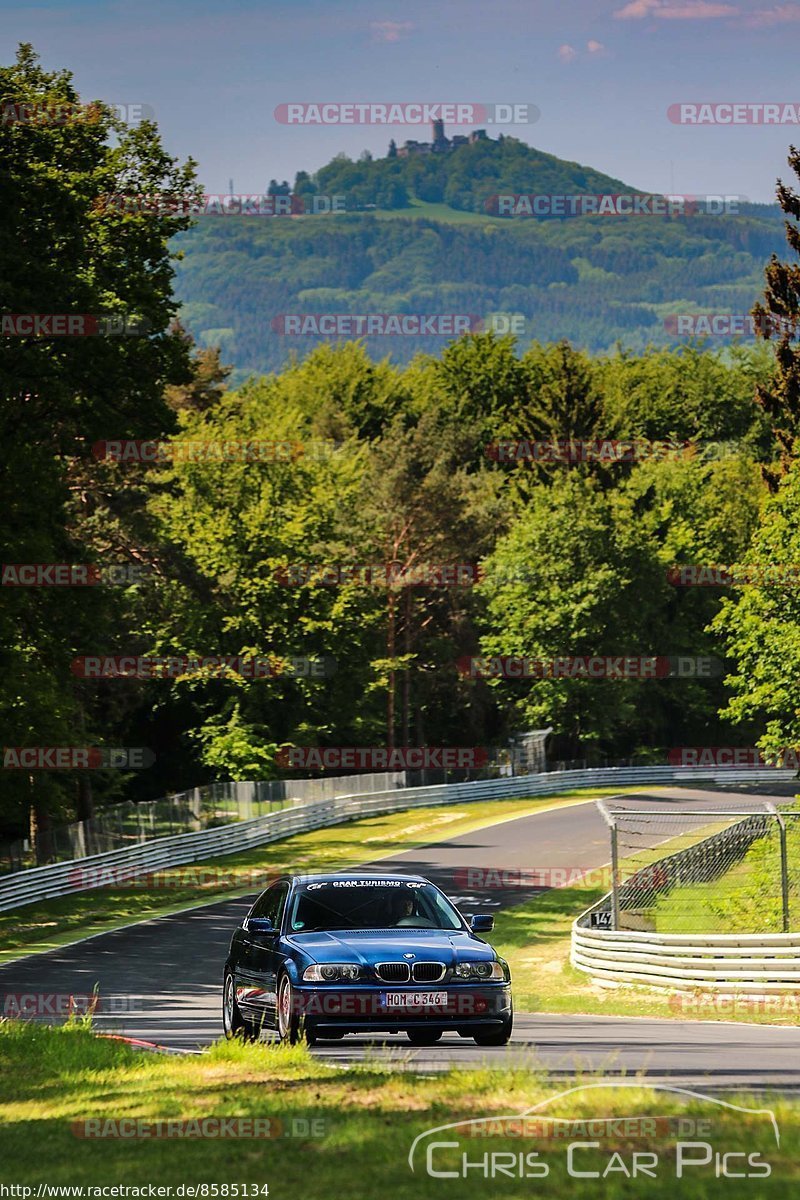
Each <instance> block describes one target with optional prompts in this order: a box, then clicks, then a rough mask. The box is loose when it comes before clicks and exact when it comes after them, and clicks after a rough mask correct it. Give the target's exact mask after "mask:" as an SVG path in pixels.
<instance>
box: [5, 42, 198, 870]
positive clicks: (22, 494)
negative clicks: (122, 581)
mask: <svg viewBox="0 0 800 1200" xmlns="http://www.w3.org/2000/svg"><path fill="white" fill-rule="evenodd" d="M0 95H2V97H3V101H2V103H3V110H4V119H3V120H2V121H0V159H1V160H2V162H3V170H4V185H5V186H4V189H3V191H4V205H3V221H2V223H1V224H0V263H2V269H0V312H3V313H18V314H93V315H95V316H97V317H99V318H100V324H99V325H98V326H97V328H98V329H99V330H100V331H102V330H103V329H104V328H105V329H106V330H110V331H111V332H112V333H115V332H116V333H118V335H117V336H103V333H102V332H100V333H99V334H95V335H93V336H86V337H77V336H76V337H62V338H52V337H47V336H44V337H42V336H20V337H14V336H3V337H2V338H0V404H1V406H2V408H1V411H0V428H1V429H2V432H3V435H4V447H5V449H4V458H5V462H6V466H7V470H6V471H5V473H4V476H3V481H2V484H0V489H1V491H0V506H1V507H2V510H3V513H4V517H5V521H4V524H3V530H2V533H0V558H1V559H2V561H3V562H6V563H26V562H28V563H29V562H38V563H48V562H51V563H52V562H67V563H75V562H78V563H80V562H85V561H87V560H95V559H96V553H97V549H98V543H97V540H96V536H97V533H98V530H97V525H96V522H95V521H94V516H93V508H94V500H93V493H94V492H95V490H96V489H97V487H98V480H99V478H100V473H93V472H92V469H91V468H92V465H93V463H94V460H93V458H92V456H91V452H90V448H91V447H92V445H93V444H94V443H96V442H98V441H101V440H103V439H109V438H126V437H135V438H147V437H153V436H159V435H160V434H161V433H163V431H164V430H165V429H168V428H169V427H170V425H171V421H172V417H171V414H170V412H169V409H168V408H167V407H166V406H165V404H164V399H163V394H164V388H165V387H166V386H167V385H169V384H170V383H175V384H177V383H180V382H181V381H183V380H185V379H186V378H187V377H188V354H187V350H186V346H185V343H184V341H183V340H182V339H181V337H180V336H178V335H177V334H176V333H172V332H170V328H171V325H172V322H173V320H174V317H175V312H176V302H175V301H174V299H173V297H172V293H171V280H172V274H173V272H172V267H171V265H170V260H171V253H170V250H169V249H168V243H169V240H170V239H171V238H172V236H173V235H174V234H175V233H176V232H178V231H180V230H182V229H185V228H186V227H187V226H188V224H189V221H188V218H187V217H185V216H183V215H181V214H180V211H178V212H175V211H170V209H169V208H168V207H167V206H166V205H163V204H160V205H159V206H153V207H150V208H144V207H143V206H142V207H141V208H140V207H139V206H138V204H137V206H136V207H135V209H134V211H128V212H125V211H123V208H122V206H120V205H119V204H117V203H115V202H114V198H115V197H120V196H135V197H159V198H160V197H164V196H165V195H166V196H172V197H180V198H189V199H191V198H192V197H193V196H195V195H196V194H197V188H196V186H195V183H194V164H193V163H192V162H191V160H190V161H189V162H187V163H186V164H185V165H184V166H179V165H178V163H177V161H176V160H175V159H172V158H170V157H169V156H168V155H167V154H166V152H165V151H164V149H163V148H162V146H161V143H160V141H159V137H158V132H157V129H156V127H155V125H154V124H153V123H152V122H150V121H145V122H142V123H141V125H139V126H138V127H135V128H131V129H127V128H126V127H125V126H124V125H123V124H122V123H121V122H120V121H119V120H117V119H116V118H115V117H114V115H113V114H112V112H111V111H110V110H109V109H108V108H107V107H105V106H104V105H102V104H100V103H96V104H92V105H85V104H83V103H82V101H81V98H80V97H79V95H78V94H77V92H76V91H75V88H74V87H73V84H72V79H71V76H70V74H69V73H68V72H66V71H58V72H46V71H44V70H43V69H42V68H41V67H40V65H39V62H38V59H37V57H36V55H35V53H34V51H33V49H32V48H31V47H30V46H29V45H23V46H21V47H20V50H19V53H18V55H17V58H16V62H15V63H14V64H12V65H11V66H4V67H0ZM26 114H33V115H32V119H31V118H30V116H29V115H26ZM53 114H56V116H54V115H53ZM10 115H13V118H14V119H8V118H9V116H10ZM112 137H113V138H114V139H116V144H113V145H112V144H111V139H112ZM177 207H178V208H180V206H177ZM32 214H33V217H32ZM106 320H108V321H109V322H111V323H110V324H109V325H104V322H106ZM121 330H124V331H125V332H119V331H121ZM4 333H7V331H4ZM94 465H96V464H94ZM99 542H100V545H102V544H103V539H102V537H101V538H100V539H99ZM119 604H120V600H119V595H118V594H115V591H114V589H112V588H106V589H97V588H96V589H58V590H57V591H52V590H50V591H49V590H48V589H46V588H32V589H28V588H19V589H16V590H15V592H14V595H13V596H8V602H7V603H6V604H4V605H3V608H2V611H0V624H1V626H2V628H0V641H2V645H3V647H4V649H3V664H2V665H3V671H2V679H0V718H2V721H3V724H4V727H5V730H6V738H7V739H8V744H10V745H59V744H61V745H75V744H85V742H86V740H87V739H89V740H91V739H93V738H96V737H97V736H98V735H100V736H101V737H102V724H99V725H98V722H97V717H96V713H95V709H94V697H90V696H89V695H88V694H87V692H86V691H85V690H82V688H81V685H79V684H78V682H77V681H76V680H75V678H74V677H73V676H72V674H71V672H70V663H71V661H72V659H73V658H74V657H75V656H77V655H79V654H85V653H87V652H90V651H91V648H92V646H93V645H95V644H98V643H99V644H101V645H102V648H103V649H104V650H107V648H108V646H109V645H110V644H112V643H113V640H114V638H115V636H117V635H118V634H119V628H120V627H119V626H118V625H117V620H118V617H119V611H120V610H119ZM123 636H124V635H123ZM9 774H10V772H4V773H3V779H2V781H1V782H0V789H2V790H0V821H4V822H6V823H7V824H8V825H9V826H11V827H15V828H17V829H19V828H20V827H21V823H22V819H23V811H24V807H23V806H25V807H27V806H28V804H30V807H31V825H32V828H33V829H34V831H35V833H36V834H37V835H39V834H42V835H43V834H44V833H45V832H46V830H47V827H48V825H49V822H50V820H51V817H52V815H53V814H54V813H59V812H63V811H68V810H69V808H71V807H72V806H73V805H74V804H75V801H76V787H75V782H74V777H73V778H72V779H71V778H70V777H69V776H65V775H64V774H63V773H62V774H60V775H59V774H55V773H53V774H50V775H45V776H43V775H41V774H39V775H37V776H36V778H34V777H33V776H31V777H30V778H27V777H26V778H25V779H24V780H21V779H15V780H12V781H10V782H9V780H8V778H7V777H8V775H9ZM80 803H81V805H82V811H83V812H84V814H85V812H86V809H87V804H88V799H87V795H86V792H85V789H84V790H83V791H82V792H81V793H80ZM39 851H40V854H41V855H42V857H46V856H47V852H48V848H47V845H46V838H45V837H44V836H42V837H41V838H40V842H39Z"/></svg>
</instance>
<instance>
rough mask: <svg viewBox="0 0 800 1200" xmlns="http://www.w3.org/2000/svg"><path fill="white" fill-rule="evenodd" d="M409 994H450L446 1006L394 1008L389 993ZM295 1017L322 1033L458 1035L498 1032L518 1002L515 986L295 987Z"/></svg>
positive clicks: (419, 1005) (417, 1005) (422, 1005)
mask: <svg viewBox="0 0 800 1200" xmlns="http://www.w3.org/2000/svg"><path fill="white" fill-rule="evenodd" d="M392 992H394V993H397V992H401V993H407V994H410V995H418V996H419V997H420V998H422V997H423V996H424V995H425V993H431V992H439V993H442V992H444V993H446V995H447V1003H446V1004H440V1003H439V1004H427V1003H421V1004H418V1003H412V1004H410V1005H408V1006H405V1007H396V1006H389V1005H387V1003H386V996H387V993H392ZM293 1001H294V1011H295V1014H296V1015H297V1016H298V1017H299V1018H301V1019H302V1020H303V1021H304V1022H305V1024H306V1025H308V1026H310V1027H313V1028H314V1029H317V1030H320V1031H322V1030H324V1029H326V1028H327V1029H336V1030H340V1031H342V1032H348V1031H349V1032H352V1033H356V1032H372V1031H374V1032H382V1033H386V1032H388V1033H392V1032H401V1031H402V1030H405V1029H418V1028H421V1027H423V1028H426V1027H431V1026H435V1027H436V1028H437V1029H445V1030H446V1029H450V1030H455V1031H457V1032H459V1031H461V1030H469V1029H472V1028H474V1027H480V1028H482V1029H496V1028H499V1027H500V1026H502V1025H503V1024H506V1023H507V1022H508V1021H509V1020H510V1018H511V1011H512V1000H511V985H510V984H509V983H505V982H504V983H496V984H480V985H477V986H476V985H474V984H471V985H470V984H466V985H465V984H455V985H454V984H449V985H448V984H441V985H438V986H433V985H426V986H423V985H411V986H403V987H392V986H391V985H387V984H381V985H380V986H374V985H370V986H364V985H362V986H360V987H351V988H338V987H335V986H334V987H331V986H330V985H327V986H322V987H314V986H306V985H304V986H302V987H297V986H295V987H294V989H293Z"/></svg>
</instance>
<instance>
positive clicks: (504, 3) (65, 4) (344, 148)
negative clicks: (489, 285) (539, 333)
mask: <svg viewBox="0 0 800 1200" xmlns="http://www.w3.org/2000/svg"><path fill="white" fill-rule="evenodd" d="M21 41H27V42H32V43H33V45H34V47H35V49H36V50H37V51H38V53H39V55H40V57H41V59H42V62H43V65H44V66H45V67H46V68H47V69H56V68H68V69H69V70H71V71H72V72H73V74H74V78H75V83H76V86H77V88H78V90H79V92H80V93H81V96H82V97H83V98H84V99H86V100H90V99H102V100H106V101H108V102H109V103H112V104H117V105H149V106H150V108H151V109H152V110H154V112H155V118H156V120H157V122H158V124H159V127H160V129H161V133H162V138H163V141H164V144H165V146H166V148H167V150H168V151H169V152H170V153H171V154H173V155H175V156H177V157H178V158H180V159H184V158H186V157H188V156H190V155H191V156H192V157H193V158H195V159H196V160H197V162H198V163H199V176H200V179H201V181H202V183H203V184H204V186H205V188H206V190H207V191H209V192H227V191H228V190H229V180H233V183H234V188H233V190H234V191H235V192H239V193H241V192H262V191H263V190H264V189H265V187H266V185H267V183H268V181H269V180H270V179H271V178H276V179H279V180H282V179H287V180H289V182H290V183H291V182H292V181H293V180H294V175H295V172H296V171H297V170H300V169H303V170H308V171H311V172H313V171H314V170H316V169H317V168H318V167H321V166H323V165H324V164H325V163H326V162H328V161H329V160H330V159H331V158H332V157H333V156H334V155H335V154H337V153H340V152H344V153H346V154H348V155H349V156H350V157H353V158H356V157H358V155H359V154H360V153H361V151H362V150H364V149H369V150H370V151H371V152H372V153H373V154H374V155H375V156H378V155H383V154H385V153H386V148H387V145H388V141H389V138H390V137H394V138H395V140H397V141H398V142H402V141H404V140H405V139H406V138H419V139H423V140H428V138H429V131H428V130H427V129H426V128H423V129H420V128H415V127H412V126H407V125H394V126H392V127H387V126H376V125H355V126H353V125H349V126H348V125H342V124H336V125H325V126H318V125H317V126H312V125H303V126H295V125H286V124H282V123H281V122H280V121H278V120H277V119H276V117H275V109H276V108H277V107H278V106H279V105H281V104H286V103H314V102H316V103H323V102H345V101H362V102H364V101H369V102H374V103H380V102H386V103H391V102H406V103H447V102H449V103H456V102H473V103H484V104H514V103H527V104H529V105H535V106H536V108H537V109H538V110H539V112H540V116H539V118H538V120H536V122H535V123H524V124H517V125H507V126H504V132H506V133H509V134H512V135H513V136H515V137H519V138H521V139H522V140H523V141H525V142H527V143H528V144H530V145H533V146H536V147H537V148H539V149H541V150H545V151H547V152H548V153H551V154H556V155H558V156H559V157H560V158H565V159H568V160H571V161H576V162H580V163H583V164H586V165H590V166H593V167H595V168H597V169H599V170H601V171H604V172H606V173H607V174H609V175H612V176H615V177H616V178H619V179H622V180H624V181H625V182H626V183H628V184H630V185H631V186H632V187H635V188H636V189H639V190H644V191H656V192H679V193H691V194H700V195H708V194H713V195H729V196H740V197H745V198H747V199H749V200H751V201H759V202H768V201H771V200H773V199H774V191H775V180H776V178H777V177H778V176H783V177H784V178H786V177H787V176H790V174H791V173H790V171H789V169H788V167H787V166H786V154H787V151H788V148H789V146H790V144H791V143H792V142H796V143H800V127H798V126H796V125H793V124H780V125H763V124H761V125H752V124H737V125H719V124H717V125H703V126H699V125H686V124H676V123H673V122H672V121H670V119H669V117H668V115H667V110H668V109H669V107H670V105H674V104H687V103H703V102H707V103H714V104H717V103H756V102H770V103H778V104H781V105H783V104H793V105H794V109H795V110H798V109H799V108H800V87H798V86H797V79H798V69H797V66H798V58H800V55H799V54H798V51H799V50H800V2H797V3H795V2H788V3H768V2H766V0H736V2H734V0H731V2H730V3H728V2H719V3H717V2H716V0H484V2H482V3H478V2H477V0H445V2H441V0H439V2H436V0H404V2H403V3H402V4H399V3H392V2H391V0H327V2H326V3H320V2H319V0H305V2H302V0H289V2H288V3H286V2H283V3H277V2H275V0H260V2H258V0H225V2H224V3H223V2H222V0H216V2H211V0H137V2H136V3H129V2H126V0H114V2H111V3H102V2H100V0H83V2H82V3H74V2H70V0H46V2H42V3H37V0H27V2H26V3H25V5H24V6H22V5H19V4H17V3H9V0H0V61H2V62H9V61H10V60H12V59H13V56H14V53H15V49H16V45H17V43H18V42H21ZM496 129H497V127H495V130H492V129H489V130H488V132H489V133H490V135H493V134H494V132H496ZM447 132H448V133H450V134H452V133H454V132H468V129H456V128H455V127H453V126H450V127H448V129H447Z"/></svg>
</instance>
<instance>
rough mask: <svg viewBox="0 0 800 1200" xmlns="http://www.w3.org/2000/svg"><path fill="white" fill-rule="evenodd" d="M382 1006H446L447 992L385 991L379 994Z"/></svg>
mask: <svg viewBox="0 0 800 1200" xmlns="http://www.w3.org/2000/svg"><path fill="white" fill-rule="evenodd" d="M381 1002H382V1004H383V1006H384V1008H427V1007H428V1006H431V1005H433V1006H436V1007H437V1008H441V1007H446V1006H447V992H386V993H384V995H382V996H381Z"/></svg>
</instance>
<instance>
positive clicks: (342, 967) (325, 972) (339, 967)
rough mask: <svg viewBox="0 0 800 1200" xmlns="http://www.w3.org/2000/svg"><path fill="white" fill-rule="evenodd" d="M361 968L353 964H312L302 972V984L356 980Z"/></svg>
mask: <svg viewBox="0 0 800 1200" xmlns="http://www.w3.org/2000/svg"><path fill="white" fill-rule="evenodd" d="M360 974H361V967H359V966H356V965H355V963H314V966H313V967H306V969H305V971H303V982H304V983H335V982H336V980H337V979H358V977H359V975H360Z"/></svg>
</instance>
